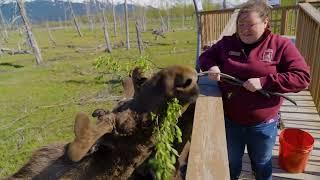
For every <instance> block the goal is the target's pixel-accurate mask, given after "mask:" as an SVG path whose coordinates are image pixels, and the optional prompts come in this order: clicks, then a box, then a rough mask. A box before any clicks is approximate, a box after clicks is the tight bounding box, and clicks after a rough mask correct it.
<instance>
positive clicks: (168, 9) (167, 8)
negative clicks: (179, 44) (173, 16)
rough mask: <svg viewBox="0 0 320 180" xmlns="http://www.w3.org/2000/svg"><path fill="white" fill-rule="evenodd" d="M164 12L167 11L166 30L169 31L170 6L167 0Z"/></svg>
mask: <svg viewBox="0 0 320 180" xmlns="http://www.w3.org/2000/svg"><path fill="white" fill-rule="evenodd" d="M166 12H167V29H166V30H167V31H170V28H171V27H170V8H169V4H168V1H166Z"/></svg>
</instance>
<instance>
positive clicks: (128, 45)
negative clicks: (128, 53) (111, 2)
mask: <svg viewBox="0 0 320 180" xmlns="http://www.w3.org/2000/svg"><path fill="white" fill-rule="evenodd" d="M124 14H125V21H126V22H125V23H126V42H127V50H129V49H130V40H129V20H128V6H127V0H124Z"/></svg>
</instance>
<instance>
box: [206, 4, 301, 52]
mask: <svg viewBox="0 0 320 180" xmlns="http://www.w3.org/2000/svg"><path fill="white" fill-rule="evenodd" d="M234 10H235V9H226V10H215V11H204V12H201V13H200V21H201V23H200V24H201V44H202V47H205V46H211V45H212V44H214V43H215V42H216V41H217V40H218V39H219V37H220V35H221V34H222V32H223V30H224V28H225V26H226V25H227V23H228V22H229V20H230V18H231V15H232V14H233V12H234ZM297 15H298V7H297V6H285V7H274V8H272V10H271V15H270V18H271V21H270V22H271V29H272V31H273V32H274V33H277V34H282V35H284V34H285V35H292V36H294V35H295V34H296V24H297Z"/></svg>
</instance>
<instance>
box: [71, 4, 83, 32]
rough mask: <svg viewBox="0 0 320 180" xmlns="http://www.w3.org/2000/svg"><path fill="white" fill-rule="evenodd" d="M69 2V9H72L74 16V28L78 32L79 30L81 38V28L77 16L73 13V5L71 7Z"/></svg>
mask: <svg viewBox="0 0 320 180" xmlns="http://www.w3.org/2000/svg"><path fill="white" fill-rule="evenodd" d="M68 2H69V7H70V11H71V15H72V17H73V22H74V26H75V27H76V30H77V32H78V35H79V36H80V37H82V33H81V30H80V27H79V24H78V21H77V18H76V16H75V14H74V12H73V8H72V5H71V1H70V0H68Z"/></svg>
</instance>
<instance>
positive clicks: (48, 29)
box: [47, 21, 57, 46]
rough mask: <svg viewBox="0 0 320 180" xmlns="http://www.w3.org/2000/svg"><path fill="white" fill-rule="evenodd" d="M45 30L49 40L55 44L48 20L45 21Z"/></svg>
mask: <svg viewBox="0 0 320 180" xmlns="http://www.w3.org/2000/svg"><path fill="white" fill-rule="evenodd" d="M47 31H48V34H49V41H50V42H51V43H52V44H53V46H56V45H57V43H56V41H55V40H54V38H53V36H52V33H51V30H50V27H49V22H48V21H47Z"/></svg>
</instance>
